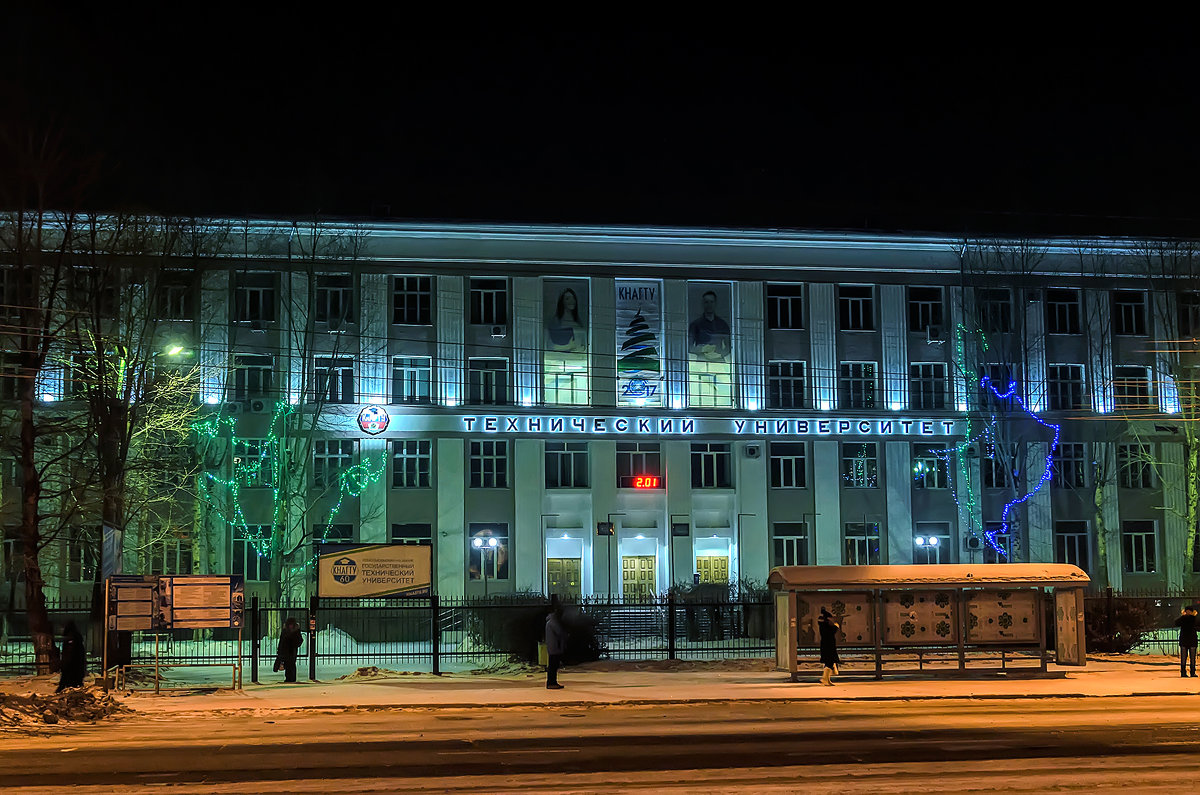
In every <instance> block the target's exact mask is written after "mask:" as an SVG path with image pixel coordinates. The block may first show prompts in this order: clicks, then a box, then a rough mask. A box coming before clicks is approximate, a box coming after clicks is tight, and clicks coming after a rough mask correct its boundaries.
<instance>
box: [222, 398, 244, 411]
mask: <svg viewBox="0 0 1200 795" xmlns="http://www.w3.org/2000/svg"><path fill="white" fill-rule="evenodd" d="M221 413H222V414H241V413H242V403H241V401H239V400H226V401H225V402H224V403H222V404H221Z"/></svg>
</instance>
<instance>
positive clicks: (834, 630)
mask: <svg viewBox="0 0 1200 795" xmlns="http://www.w3.org/2000/svg"><path fill="white" fill-rule="evenodd" d="M817 629H818V630H819V631H820V633H821V665H823V666H825V671H824V672H823V673H822V674H821V684H823V685H830V686H831V687H832V686H833V682H831V681H829V679H830V677H832V676H836V675H837V673H838V663H839V662H841V660H839V659H838V653H837V636H838V632H840V631H841V629H842V628H841V627H840V626H838V623H837V622H836V621H834V620H833V614H832V613H830V612H829V611H828V610H826V609H825V608H824V607H822V608H821V616H820V618H818V619H817Z"/></svg>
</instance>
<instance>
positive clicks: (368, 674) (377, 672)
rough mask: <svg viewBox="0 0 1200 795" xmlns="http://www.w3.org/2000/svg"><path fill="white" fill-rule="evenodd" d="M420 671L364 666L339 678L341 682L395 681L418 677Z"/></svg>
mask: <svg viewBox="0 0 1200 795" xmlns="http://www.w3.org/2000/svg"><path fill="white" fill-rule="evenodd" d="M420 675H421V672H420V671H393V670H391V669H390V668H380V667H379V666H377V665H366V666H363V667H362V668H359V669H358V670H357V671H355V672H354V673H352V674H346V675H345V676H339V677H338V681H341V682H362V681H366V680H370V679H396V678H398V677H402V676H420Z"/></svg>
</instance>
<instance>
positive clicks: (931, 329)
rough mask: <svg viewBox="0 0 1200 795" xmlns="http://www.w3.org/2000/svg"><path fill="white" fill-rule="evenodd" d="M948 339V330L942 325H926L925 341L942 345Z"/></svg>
mask: <svg viewBox="0 0 1200 795" xmlns="http://www.w3.org/2000/svg"><path fill="white" fill-rule="evenodd" d="M945 341H946V330H945V329H944V328H942V327H941V326H937V325H932V324H931V325H928V326H926V327H925V342H927V343H929V344H930V345H941V344H942V343H943V342H945Z"/></svg>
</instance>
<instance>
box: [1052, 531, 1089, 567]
mask: <svg viewBox="0 0 1200 795" xmlns="http://www.w3.org/2000/svg"><path fill="white" fill-rule="evenodd" d="M1054 562H1055V563H1069V564H1071V565H1072V566H1078V567H1079V568H1081V569H1083V570H1084V571H1087V570H1088V567H1089V566H1088V564H1089V563H1090V562H1091V557H1090V556H1089V551H1088V526H1087V522H1077V521H1058V522H1055V523H1054Z"/></svg>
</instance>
